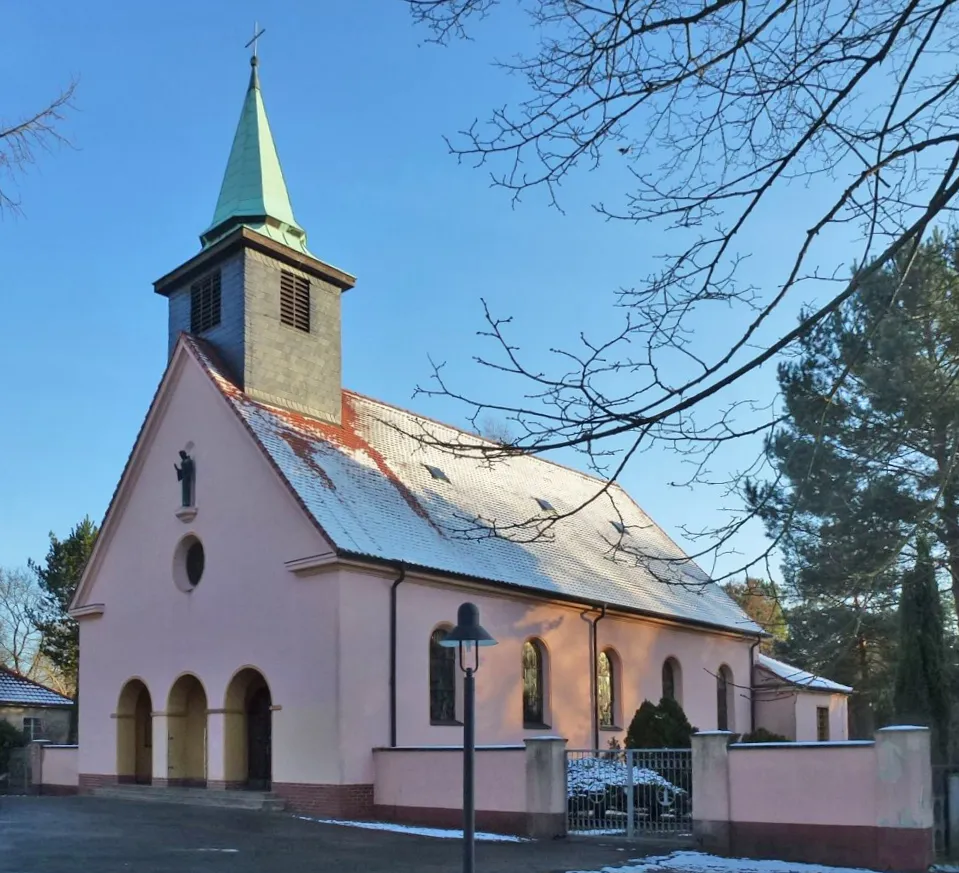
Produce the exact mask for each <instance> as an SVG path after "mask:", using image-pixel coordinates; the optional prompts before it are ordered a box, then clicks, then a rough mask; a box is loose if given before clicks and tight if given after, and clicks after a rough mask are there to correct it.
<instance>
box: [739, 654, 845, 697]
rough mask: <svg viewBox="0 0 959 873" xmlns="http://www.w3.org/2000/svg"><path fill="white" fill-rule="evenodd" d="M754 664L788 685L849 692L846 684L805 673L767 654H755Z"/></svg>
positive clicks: (814, 689)
mask: <svg viewBox="0 0 959 873" xmlns="http://www.w3.org/2000/svg"><path fill="white" fill-rule="evenodd" d="M756 666H758V667H762V668H763V669H765V670H768V671H769V672H770V673H772V674H773V675H774V676H776V677H778V678H779V679H782V680H783V681H784V682H788V683H789V684H790V685H799V686H801V687H803V688H810V689H812V690H813V691H837V692H841V693H842V694H851V693H852V688H850V687H849V686H848V685H840V684H839V683H838V682H832V681H831V680H829V679H823V678H822V676H816V675H815V674H813V673H807V672H806V671H805V670H800V669H799V668H798V667H793V666H792V664H785V663H783V662H782V661H777V660H776V659H775V658H770V657H769V655H763V654H762V653H759V654H757V655H756Z"/></svg>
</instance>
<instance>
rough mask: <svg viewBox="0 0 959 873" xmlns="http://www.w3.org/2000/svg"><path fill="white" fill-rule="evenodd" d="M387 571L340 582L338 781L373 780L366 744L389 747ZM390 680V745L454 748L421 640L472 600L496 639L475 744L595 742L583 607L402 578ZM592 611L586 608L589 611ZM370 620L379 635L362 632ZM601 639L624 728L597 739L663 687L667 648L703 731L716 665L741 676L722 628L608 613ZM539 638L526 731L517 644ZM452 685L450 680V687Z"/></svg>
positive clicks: (741, 643) (738, 699)
mask: <svg viewBox="0 0 959 873" xmlns="http://www.w3.org/2000/svg"><path fill="white" fill-rule="evenodd" d="M393 578H395V575H393V576H387V575H384V576H382V577H379V578H377V577H374V576H371V575H370V574H368V573H363V572H359V571H353V572H349V573H344V575H343V579H342V581H341V589H340V617H341V621H342V625H341V633H342V638H343V639H344V640H351V639H363V649H364V656H363V657H344V658H342V659H341V663H340V683H341V687H342V688H344V689H345V688H349V689H351V693H350V694H349V695H348V696H347V695H344V696H343V697H342V698H341V701H340V712H339V717H340V721H341V725H342V733H341V735H342V736H343V738H344V745H343V748H342V760H343V768H344V769H343V779H344V781H345V782H369V781H372V776H373V773H372V761H371V758H370V754H369V749H370V748H371V747H376V746H383V745H387V744H388V741H389V734H388V727H389V721H388V705H389V686H388V682H387V674H386V671H387V667H388V663H389V649H388V643H389V635H388V629H389V586H390V583H391V581H392V579H393ZM397 597H398V600H397V603H398V642H397V689H398V706H397V709H398V723H397V742H398V744H399V745H408V746H420V745H455V744H460V743H461V742H462V733H463V732H462V728H461V727H458V726H446V725H442V726H441V725H431V724H430V722H429V691H428V688H429V686H428V675H429V638H430V634H431V633H432V631H433V630H434V628H435V627H437V626H438V625H440V624H442V623H452V622H454V621H455V618H456V610H457V607H458V606H459V605H460V604H461V603H462V602H463V601H464V600H471V601H472V602H474V603H476V604H477V606H478V607H479V609H480V617H481V621H482V623H483V626H484V627H485V628H486V629H487V630H488V631H489V632H490V633H491V634H493V636H494V637H495V638H496V639H497V640H498V641H499V644H498V645H497V646H494V647H491V648H485V649H483V650H482V653H481V666H480V670H479V672H478V674H477V743H479V744H488V745H494V744H496V745H499V744H515V743H521V742H522V741H523V739H524V738H525V737H527V736H536V735H537V734H539V735H546V734H551V735H558V736H562V737H565V738H567V739H568V740H569V748H571V749H575V748H589V747H591V746H592V736H591V733H592V728H591V725H592V721H591V712H592V710H591V706H590V652H589V623H588V622H587V621H586V619H585V618H584V617H583V616H582V615H581V613H582V610H578V609H574V608H569V607H565V606H560V605H551V604H542V603H537V602H534V601H530V600H526V599H522V598H520V597H504V596H496V595H494V594H490V593H487V592H485V591H481V590H477V589H473V590H469V589H464V588H457V587H452V586H439V585H435V584H430V583H427V582H423V581H419V580H416V579H414V578H408V579H407V581H405V582H404V583H402V584H401V585H400V587H399V588H398V589H397ZM594 615H595V613H594ZM370 627H375V628H380V629H382V633H379V634H377V633H373V634H371V633H370V632H369V628H370ZM598 633H599V645H600V648H605V647H607V646H611V647H613V648H614V649H615V651H616V654H617V656H618V661H619V663H620V664H621V668H622V669H621V671H620V672H621V675H620V678H619V682H618V694H619V697H620V703H619V706H618V709H619V712H620V715H621V723H620V727H621V728H622V729H621V730H618V731H601V732H600V744H601V745H602V746H603V747H605V746H606V744H607V743H608V741H609V739H610V737H613V736H615V737H618V738H620V739H621V738H622V737H623V736H624V734H625V728H626V727H628V724H629V721H630V720H631V718H632V716H633V714H634V713H635V711H636V709H638V707H639V705H640V704H641V703H642V702H643V700H644V699H646V698H649V699H651V700H654V701H658V700H659V699H660V697H661V695H662V664H663V661H664V660H665V659H666V658H667V657H670V656H672V657H675V658H676V659H677V660H678V661H679V663H680V665H681V668H682V680H681V700H682V702H683V705H684V707H685V708H686V711H687V714H688V715H689V718H690V721H691V722H692V723H693V724H694V725H695V726H697V727H700V728H702V729H712V728H715V727H716V718H717V714H716V690H715V689H716V686H715V681H716V680H715V678H714V674H715V672H716V670H717V669H718V667H719V665H720V664H723V663H725V664H727V665H728V666H729V667H730V669H731V670H732V672H733V677H734V681H735V682H737V683H741V684H744V685H748V683H749V642H748V641H746V640H741V639H737V638H733V637H729V636H725V635H722V634H716V633H707V632H703V631H694V630H685V629H681V628H675V627H669V626H667V625H664V624H660V623H656V622H653V621H646V620H639V619H629V618H622V617H615V616H608V617H607V618H606V619H604V620H602V621H601V622H600V623H599V625H598ZM534 636H535V637H538V638H540V639H541V640H542V641H543V642H544V644H545V646H546V648H547V650H548V654H549V657H548V666H547V678H546V684H547V710H548V723H549V728H548V729H546V730H541V731H534V730H527V729H525V728H524V727H523V720H522V675H521V650H522V645H523V643H524V641H525V640H527V639H528V638H530V637H534ZM458 690H459V689H458ZM749 719H750V706H749V700H748V697H747V696H746V692H745V691H744V690H737V692H736V693H735V705H734V716H733V720H734V726H733V727H734V729H739V730H744V731H745V730H748V729H749Z"/></svg>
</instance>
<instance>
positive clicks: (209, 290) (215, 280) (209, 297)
mask: <svg viewBox="0 0 959 873" xmlns="http://www.w3.org/2000/svg"><path fill="white" fill-rule="evenodd" d="M219 323H220V271H219V270H214V271H213V272H212V273H209V274H207V275H206V276H204V277H203V278H202V279H200V280H199V281H197V282H194V283H193V284H192V285H191V286H190V333H203V332H204V331H205V330H209V329H210V328H212V327H216V326H217V325H218V324H219Z"/></svg>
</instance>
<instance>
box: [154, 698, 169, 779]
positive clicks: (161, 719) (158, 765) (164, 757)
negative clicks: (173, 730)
mask: <svg viewBox="0 0 959 873" xmlns="http://www.w3.org/2000/svg"><path fill="white" fill-rule="evenodd" d="M150 716H151V718H152V729H151V734H150V736H151V742H152V743H153V785H154V786H155V787H157V788H166V786H167V782H168V780H169V778H170V772H169V760H170V757H169V746H170V726H169V723H168V721H169V720H168V718H167V714H166V713H165V712H152V713H150Z"/></svg>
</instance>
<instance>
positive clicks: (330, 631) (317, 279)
mask: <svg viewBox="0 0 959 873" xmlns="http://www.w3.org/2000/svg"><path fill="white" fill-rule="evenodd" d="M200 240H201V249H200V251H199V252H198V253H197V254H195V255H194V256H193V257H191V258H190V259H189V260H187V261H186V262H185V263H184V264H182V265H181V266H179V267H177V268H176V269H174V270H173V271H171V272H170V273H168V274H167V275H165V276H163V277H162V278H161V279H159V280H158V281H157V282H156V283H155V290H156V293H158V294H160V295H163V296H164V297H166V298H167V300H168V302H169V361H168V364H167V367H166V371H165V372H164V374H163V377H162V381H161V382H160V385H159V388H158V390H157V392H156V395H155V396H154V398H153V401H152V403H151V405H150V408H149V411H148V413H147V415H146V419H145V421H144V423H143V426H142V429H141V431H140V433H139V435H138V437H137V440H136V444H135V445H134V447H133V449H132V452H131V454H130V457H129V459H128V461H127V464H126V467H125V469H124V471H123V474H122V477H121V479H120V482H119V485H118V486H117V488H116V491H115V493H114V495H113V498H112V501H111V503H110V506H109V509H108V511H107V515H106V518H105V520H104V523H103V527H102V532H101V535H100V537H99V540H98V541H97V544H96V547H95V550H94V553H93V556H92V558H91V560H90V562H89V565H88V566H87V568H86V572H85V574H84V577H83V580H82V582H81V585H80V587H79V589H78V591H77V594H76V598H75V601H74V604H73V607H72V615H73V616H75V617H76V618H77V619H78V621H79V623H80V653H81V655H80V687H81V689H82V704H81V706H80V724H79V735H80V748H79V762H78V769H79V781H80V787H81V790H88V789H91V788H94V787H96V786H102V785H108V784H113V783H118V782H119V783H126V782H129V783H149V784H152V785H154V786H170V785H182V786H196V787H198V788H199V787H205V788H206V789H207V790H229V789H237V788H248V787H253V788H259V789H262V790H268V791H271V792H273V794H274V795H276V796H277V797H279V798H282V799H284V800H285V801H286V802H287V803H288V804H289V806H290V807H292V808H294V809H300V810H304V811H313V812H322V813H323V814H327V815H331V816H362V815H368V814H370V812H371V809H372V805H373V781H374V774H373V767H374V764H373V752H374V750H375V749H377V748H384V747H386V748H389V747H418V746H427V747H428V746H442V745H446V746H450V745H459V744H460V743H461V742H462V726H461V723H460V718H461V713H462V700H461V693H460V689H459V680H458V673H457V670H456V667H455V665H454V663H453V662H452V660H451V654H450V652H451V650H449V649H446V648H444V647H442V646H440V645H439V641H440V640H441V639H442V637H443V635H444V634H445V633H446V632H447V631H448V629H449V628H450V627H451V625H452V623H453V622H454V621H455V617H456V612H457V607H458V606H459V605H460V603H462V602H463V601H465V600H469V601H472V602H474V603H476V604H477V605H478V606H479V609H480V613H481V619H482V623H483V625H484V626H485V627H486V629H487V630H489V631H490V633H492V634H493V636H495V637H496V639H497V640H498V642H499V644H498V645H497V646H495V647H493V648H489V649H485V650H484V651H483V655H482V667H481V669H480V671H479V673H478V677H477V682H478V685H477V700H478V725H477V742H478V743H480V744H489V745H496V744H514V743H520V742H522V741H523V739H524V738H527V737H535V736H548V735H554V736H556V735H558V736H561V737H564V738H566V739H567V740H568V743H569V747H570V748H606V747H607V746H608V744H609V741H610V740H612V739H617V740H622V738H623V736H624V733H625V729H626V727H627V726H628V723H629V721H630V719H631V717H632V715H633V713H634V712H635V710H636V709H637V708H638V707H639V705H640V704H641V703H642V702H643V700H645V699H650V700H653V701H658V700H659V699H660V698H661V697H663V696H672V697H674V698H675V699H677V700H678V701H680V702H681V704H682V706H683V707H684V709H685V711H686V713H687V715H688V717H689V719H690V721H691V722H692V723H693V724H694V725H696V726H697V727H699V728H700V729H703V730H706V729H710V730H715V729H717V728H719V729H728V730H731V731H734V732H739V733H743V732H747V731H750V730H752V729H753V728H754V727H756V726H757V720H756V719H757V702H758V708H762V707H763V706H765V707H766V708H767V709H768V708H769V706H770V705H772V704H771V703H770V701H772V700H773V699H775V700H780V699H782V695H781V694H778V695H775V696H771V695H769V694H767V698H768V699H767V701H766V703H763V702H762V700H759V701H757V700H754V699H753V695H752V689H753V686H754V684H755V683H757V682H759V681H761V682H762V683H763V686H764V687H766V688H768V687H770V683H772V684H775V682H774V680H775V679H776V677H775V674H774V673H773V672H772V670H771V669H765V668H764V672H763V674H762V676H759V675H757V666H756V665H757V663H758V662H757V644H758V642H759V640H760V638H761V631H760V628H759V627H757V626H756V625H755V624H754V623H753V622H752V621H750V619H749V618H748V617H747V616H746V615H745V614H744V613H743V612H742V611H741V610H740V609H739V607H738V606H737V605H736V604H735V603H734V602H733V601H732V600H731V599H730V598H729V597H728V596H727V595H726V594H725V593H724V592H723V591H722V590H721V589H720V588H719V587H718V586H717V585H715V584H714V583H712V582H711V581H710V580H709V578H708V577H707V576H706V574H705V573H704V572H703V571H702V570H701V569H700V568H699V567H697V566H696V565H695V563H693V562H692V561H690V560H689V559H688V558H687V557H686V556H685V555H684V554H683V552H682V551H681V550H680V548H679V547H678V546H677V545H676V544H675V543H674V542H673V541H672V540H671V539H670V538H669V537H668V536H667V535H666V533H664V532H663V530H661V529H660V528H659V527H658V526H657V525H656V524H655V522H653V521H652V520H651V519H650V518H649V517H648V516H647V515H646V514H645V513H644V512H643V510H642V509H641V508H640V507H639V506H638V505H637V504H636V503H635V502H634V501H633V500H632V499H631V498H630V497H629V495H628V494H626V493H625V492H624V491H623V490H622V489H621V488H620V487H619V486H616V485H614V486H612V487H611V488H609V489H608V491H606V492H605V493H604V494H603V496H601V497H600V498H599V499H596V500H593V501H592V502H590V503H588V505H587V506H585V508H583V509H582V510H580V511H579V512H577V513H575V514H573V515H571V516H570V517H568V518H566V517H562V515H563V513H565V512H567V511H569V510H572V509H574V508H576V507H577V506H579V505H580V504H582V503H584V502H586V501H587V500H588V499H589V498H590V497H592V496H594V495H595V494H597V492H599V491H600V490H601V489H602V487H603V483H602V482H600V481H599V480H597V479H595V478H592V477H590V476H587V475H585V474H583V473H581V472H578V471H576V470H574V469H569V468H566V467H563V466H559V465H557V464H555V463H552V462H550V461H547V460H543V459H540V458H534V457H528V456H510V457H508V458H505V459H502V460H499V461H497V462H496V463H493V464H491V465H490V464H487V463H484V462H483V461H482V460H481V459H478V458H477V457H476V456H475V453H473V454H472V455H471V454H470V453H468V452H460V453H455V452H450V451H447V450H444V449H443V448H441V447H437V446H435V445H432V443H434V442H441V443H453V442H456V441H460V440H462V441H465V442H468V443H471V444H473V445H475V444H476V442H477V439H478V438H476V437H474V436H472V435H465V434H463V433H462V432H461V431H458V430H456V429H455V428H452V427H448V426H446V425H443V424H440V423H437V422H434V421H432V420H429V419H426V418H424V417H422V416H420V415H417V414H415V413H412V412H408V411H405V410H403V409H398V408H396V407H393V406H390V405H388V404H385V403H381V402H379V401H377V400H374V399H371V398H369V397H365V396H363V395H361V394H357V393H354V392H352V391H348V390H344V388H343V387H342V384H341V367H340V343H341V338H340V323H341V322H340V307H341V303H342V301H343V295H344V294H345V293H346V292H347V291H350V290H351V289H352V288H353V286H354V282H355V279H354V277H353V276H352V275H350V274H348V273H346V272H344V271H342V270H340V269H337V268H335V267H333V266H330V265H329V264H327V263H325V262H324V261H322V260H320V259H319V258H318V257H317V256H316V255H314V254H313V253H312V252H311V251H310V250H309V249H308V247H307V238H306V234H305V232H304V230H303V229H302V228H301V227H300V226H299V225H298V224H297V222H296V219H295V217H294V214H293V210H292V207H291V205H290V199H289V196H288V193H287V187H286V184H285V181H284V177H283V172H282V170H281V167H280V162H279V159H278V157H277V152H276V148H275V145H274V141H273V137H272V135H271V132H270V127H269V124H268V122H267V116H266V112H265V109H264V104H263V97H262V93H261V90H260V84H259V80H258V70H257V67H256V59H255V58H254V65H253V70H252V73H251V78H250V83H249V87H248V89H247V92H246V95H245V98H244V103H243V109H242V113H241V117H240V122H239V125H238V128H237V131H236V134H235V138H234V140H233V145H232V149H231V151H230V156H229V161H228V164H227V168H226V173H225V176H224V179H223V183H222V187H221V190H220V195H219V198H218V201H217V204H216V210H215V214H214V217H213V220H212V222H211V224H210V226H209V228H207V229H206V230H205V231H204V232H203V233H202V235H201V237H200ZM353 296H354V295H353V294H350V299H351V301H352V299H353ZM351 305H359V306H362V298H361V299H359V300H357V301H356V302H355V304H351ZM424 437H425V438H424ZM537 514H539V515H540V516H542V518H543V519H544V520H545V521H549V520H550V519H551V518H555V519H556V520H555V525H554V526H553V527H552V528H551V530H550V533H549V535H548V536H544V537H542V538H539V539H537V540H536V541H534V542H523V541H521V540H522V538H521V537H515V536H510V535H509V534H503V533H499V531H502V530H503V529H504V527H508V526H509V525H511V524H514V523H518V522H523V521H525V520H527V519H529V518H530V517H533V516H536V515H537ZM477 531H479V532H480V534H485V535H477ZM766 667H767V668H768V667H769V665H768V664H767V665H766ZM771 677H772V678H771ZM793 678H795V677H793ZM813 678H815V677H813ZM779 679H782V677H781V676H780V677H779ZM783 681H785V682H786V684H789V685H790V691H789V695H790V696H791V697H793V698H796V699H798V697H799V696H802V695H805V694H810V695H815V700H825V701H826V703H825V704H822V705H825V706H826V707H827V709H828V710H829V713H828V715H827V721H828V725H829V728H828V730H829V736H828V737H827V738H829V739H833V740H839V739H844V738H845V694H846V693H847V692H848V689H844V688H843V687H842V686H835V687H832V688H827V687H815V688H805V687H803V683H802V682H799V683H796V682H792V681H790V680H789V679H788V677H787V679H786V680H783ZM777 706H778V707H779V709H783V706H782V705H780V704H777ZM803 711H804V712H805V710H803ZM774 716H775V719H776V724H777V725H782V726H786V727H789V726H790V725H791V726H792V731H793V736H792V738H794V739H812V740H814V739H816V738H817V737H816V734H815V730H816V717H813V719H812V722H810V721H809V719H808V718H807V717H805V716H803V717H801V718H796V717H795V713H794V714H793V715H792V716H790V714H789V713H787V712H785V711H783V712H780V711H778V710H777V711H776V712H775V713H774ZM790 719H791V720H790ZM819 727H820V728H821V727H822V724H821V722H820V724H819ZM803 731H805V732H806V733H803ZM808 734H811V735H808ZM820 738H822V736H821V731H820Z"/></svg>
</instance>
